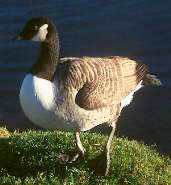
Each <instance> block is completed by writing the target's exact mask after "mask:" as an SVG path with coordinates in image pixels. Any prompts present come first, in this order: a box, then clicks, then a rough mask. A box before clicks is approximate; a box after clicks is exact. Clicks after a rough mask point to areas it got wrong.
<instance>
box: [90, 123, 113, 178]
mask: <svg viewBox="0 0 171 185" xmlns="http://www.w3.org/2000/svg"><path fill="white" fill-rule="evenodd" d="M114 133H115V125H112V130H111V132H110V134H109V137H108V141H107V143H106V146H105V148H104V151H103V152H102V154H101V155H100V156H98V157H97V158H96V159H93V160H91V161H89V164H88V166H89V167H90V168H91V169H92V170H93V171H94V173H95V174H96V175H105V176H106V175H107V174H108V172H109V167H110V154H109V153H110V145H111V142H112V138H113V135H114Z"/></svg>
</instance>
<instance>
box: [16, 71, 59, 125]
mask: <svg viewBox="0 0 171 185" xmlns="http://www.w3.org/2000/svg"><path fill="white" fill-rule="evenodd" d="M19 98H20V104H21V107H22V109H23V111H24V113H25V114H26V116H27V117H28V118H29V119H30V120H31V121H33V122H34V123H36V124H38V125H39V126H41V127H45V128H46V127H47V125H48V123H49V122H52V119H53V117H54V116H53V112H54V109H55V107H56V105H55V90H54V86H53V84H52V83H51V82H50V81H48V80H45V79H41V78H38V77H36V76H33V75H31V74H28V75H27V76H26V77H25V79H24V81H23V84H22V86H21V90H20V95H19Z"/></svg>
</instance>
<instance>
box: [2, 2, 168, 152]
mask: <svg viewBox="0 0 171 185" xmlns="http://www.w3.org/2000/svg"><path fill="white" fill-rule="evenodd" d="M170 7H171V1H169V0H165V1H156V0H132V1H129V0H125V1H120V0H94V1H92V0H91V1H90V0H82V1H74V0H70V1H68V0H58V1H55V0H49V1H43V2H42V1H40V0H37V1H33V0H23V1H14V0H13V1H12V0H6V1H3V2H1V3H0V84H1V86H0V126H7V128H8V129H10V130H15V129H19V130H26V129H28V128H30V129H32V128H37V127H36V126H35V125H33V124H32V123H31V122H29V121H28V120H27V118H26V117H25V116H24V114H23V113H22V110H21V108H20V105H19V101H18V93H19V89H20V86H21V83H22V80H23V78H24V76H25V74H26V73H27V71H28V69H29V68H30V66H32V65H33V62H34V61H35V60H36V57H38V54H39V44H38V43H32V42H20V43H12V42H11V39H12V38H13V37H14V36H16V35H17V33H19V32H20V31H21V30H22V28H23V26H24V24H25V22H26V21H27V20H28V19H30V18H31V17H37V16H42V15H43V16H47V17H49V18H50V19H51V20H53V21H54V23H55V24H56V26H57V28H58V31H59V36H60V48H61V49H60V55H61V57H62V56H86V55H87V56H107V55H120V56H125V57H130V58H132V59H134V60H137V61H141V62H144V63H146V64H147V65H148V66H149V67H150V68H151V72H152V73H154V74H157V75H158V77H159V78H160V79H161V80H162V82H163V86H161V87H145V88H143V89H142V90H140V91H139V92H138V93H137V94H136V95H135V99H134V101H133V102H132V104H131V105H130V106H129V108H128V109H126V110H124V111H123V113H122V116H121V118H120V120H119V122H118V126H117V132H116V134H117V135H119V136H127V137H129V138H131V139H137V140H142V141H144V142H145V143H147V144H154V143H156V144H157V146H158V149H159V150H160V151H161V152H170V151H171V93H170V92H171V64H170V62H171V49H170V48H171V46H170V43H171V8H170Z"/></svg>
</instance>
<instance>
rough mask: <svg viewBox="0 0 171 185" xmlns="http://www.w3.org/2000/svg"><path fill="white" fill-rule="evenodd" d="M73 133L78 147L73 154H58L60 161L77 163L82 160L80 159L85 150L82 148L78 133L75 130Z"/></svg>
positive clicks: (82, 157)
mask: <svg viewBox="0 0 171 185" xmlns="http://www.w3.org/2000/svg"><path fill="white" fill-rule="evenodd" d="M74 135H75V140H76V144H77V147H78V152H77V153H76V154H75V155H74V156H69V155H66V154H60V155H58V159H59V160H60V161H61V162H62V163H69V164H77V163H80V162H81V161H83V160H82V159H84V154H85V151H86V150H85V149H84V147H83V145H82V143H81V140H80V133H79V132H75V133H74Z"/></svg>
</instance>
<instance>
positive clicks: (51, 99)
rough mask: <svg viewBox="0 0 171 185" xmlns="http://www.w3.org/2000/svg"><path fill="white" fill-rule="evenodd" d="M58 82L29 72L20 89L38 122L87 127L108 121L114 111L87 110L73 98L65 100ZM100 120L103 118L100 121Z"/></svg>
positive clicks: (79, 128) (45, 125)
mask: <svg viewBox="0 0 171 185" xmlns="http://www.w3.org/2000/svg"><path fill="white" fill-rule="evenodd" d="M57 86H58V85H57V82H55V84H54V83H51V82H50V81H48V80H45V79H41V78H38V77H36V76H33V75H31V74H29V75H27V76H26V77H25V79H24V81H23V83H22V86H21V90H20V95H19V98H20V104H21V107H22V109H23V112H24V113H25V115H26V116H27V117H28V118H29V119H30V120H31V121H32V122H33V123H35V124H36V125H38V126H40V127H43V128H47V129H51V130H55V129H58V130H62V131H73V132H74V131H86V130H89V129H91V128H93V127H94V126H96V125H98V124H100V123H103V122H106V121H107V120H108V119H109V114H110V111H109V110H108V109H104V110H94V111H87V110H84V109H82V108H80V107H79V106H78V105H76V104H75V101H73V99H72V98H71V99H70V101H67V100H64V101H63V102H60V100H61V94H60V92H58V88H57ZM99 121H100V122H99Z"/></svg>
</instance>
